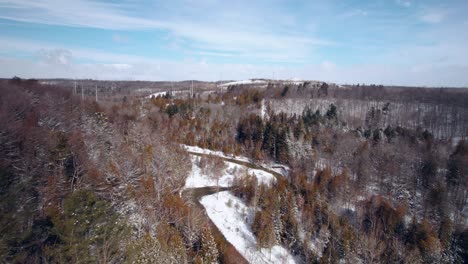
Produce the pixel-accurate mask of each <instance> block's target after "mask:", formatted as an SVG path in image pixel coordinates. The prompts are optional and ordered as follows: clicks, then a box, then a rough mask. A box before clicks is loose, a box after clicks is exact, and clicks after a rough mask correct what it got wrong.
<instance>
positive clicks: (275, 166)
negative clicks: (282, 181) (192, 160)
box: [182, 145, 289, 176]
mask: <svg viewBox="0 0 468 264" xmlns="http://www.w3.org/2000/svg"><path fill="white" fill-rule="evenodd" d="M182 147H184V148H185V149H186V150H187V151H189V152H193V153H198V154H206V155H214V156H218V157H221V158H226V159H232V160H236V161H241V162H251V160H250V159H249V158H247V157H243V156H234V155H226V154H224V153H223V152H222V151H214V150H209V149H204V148H200V147H197V146H188V145H182ZM261 166H262V167H264V168H266V169H268V170H271V171H274V172H276V173H279V174H282V175H285V176H286V175H287V171H288V170H289V167H288V166H286V165H283V164H279V163H275V162H268V163H266V162H264V163H262V164H261Z"/></svg>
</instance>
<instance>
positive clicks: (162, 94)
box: [146, 91, 189, 99]
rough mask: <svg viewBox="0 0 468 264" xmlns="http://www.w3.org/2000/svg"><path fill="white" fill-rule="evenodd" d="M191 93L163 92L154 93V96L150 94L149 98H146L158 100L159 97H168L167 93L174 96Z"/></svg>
mask: <svg viewBox="0 0 468 264" xmlns="http://www.w3.org/2000/svg"><path fill="white" fill-rule="evenodd" d="M188 92H189V91H163V92H157V93H153V94H150V95H148V96H146V98H149V99H151V98H153V97H154V98H157V97H162V96H166V95H167V93H171V94H172V95H176V94H181V93H188Z"/></svg>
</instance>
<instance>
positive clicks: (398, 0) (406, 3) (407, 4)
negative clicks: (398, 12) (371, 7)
mask: <svg viewBox="0 0 468 264" xmlns="http://www.w3.org/2000/svg"><path fill="white" fill-rule="evenodd" d="M396 3H397V4H398V5H401V6H404V7H410V6H411V1H405V0H396Z"/></svg>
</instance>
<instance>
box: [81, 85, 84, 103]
mask: <svg viewBox="0 0 468 264" xmlns="http://www.w3.org/2000/svg"><path fill="white" fill-rule="evenodd" d="M83 99H84V94H83V85H81V101H83Z"/></svg>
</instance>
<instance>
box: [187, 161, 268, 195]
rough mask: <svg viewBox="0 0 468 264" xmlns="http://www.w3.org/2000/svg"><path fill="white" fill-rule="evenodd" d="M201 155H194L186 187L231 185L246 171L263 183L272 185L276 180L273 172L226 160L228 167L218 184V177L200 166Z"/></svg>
mask: <svg viewBox="0 0 468 264" xmlns="http://www.w3.org/2000/svg"><path fill="white" fill-rule="evenodd" d="M198 159H199V157H197V156H194V155H192V156H191V160H192V171H191V172H190V174H189V176H188V177H187V179H186V181H185V188H201V187H208V186H218V184H219V187H230V186H232V183H233V181H234V179H235V178H240V177H243V176H244V175H245V174H246V173H247V174H249V175H251V176H254V177H256V178H257V181H258V183H259V184H260V183H263V184H266V185H270V184H271V183H272V182H275V181H276V178H275V176H273V175H272V174H271V173H268V172H265V171H262V170H258V169H251V168H248V167H246V166H243V165H239V164H236V163H233V162H229V161H224V163H225V164H226V168H225V169H224V170H223V172H222V175H221V176H220V177H219V182H218V184H217V183H216V179H215V178H214V177H212V176H211V175H208V174H206V173H203V170H202V169H201V168H200V166H198V162H197V160H198Z"/></svg>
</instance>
